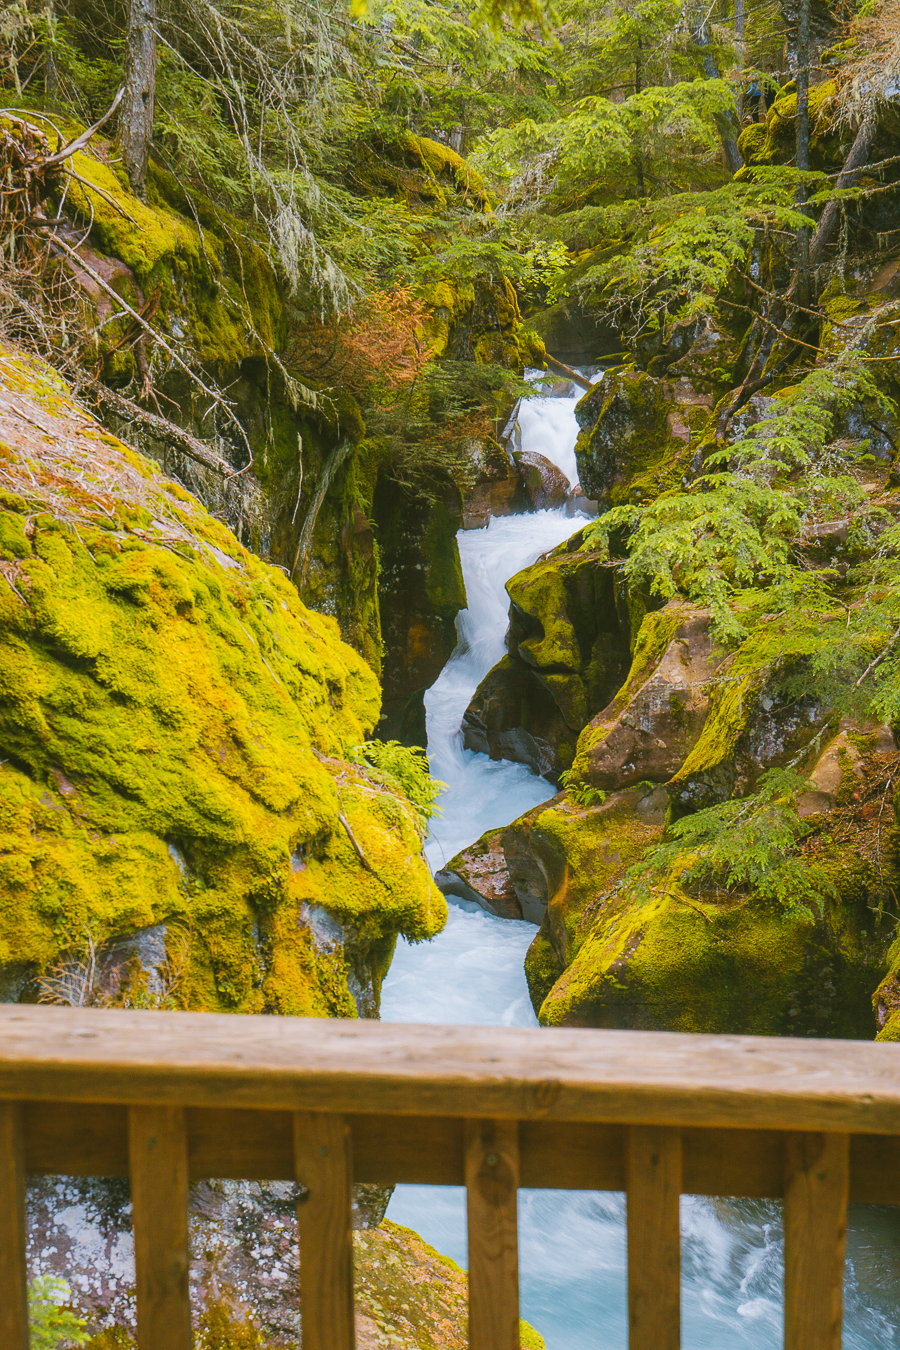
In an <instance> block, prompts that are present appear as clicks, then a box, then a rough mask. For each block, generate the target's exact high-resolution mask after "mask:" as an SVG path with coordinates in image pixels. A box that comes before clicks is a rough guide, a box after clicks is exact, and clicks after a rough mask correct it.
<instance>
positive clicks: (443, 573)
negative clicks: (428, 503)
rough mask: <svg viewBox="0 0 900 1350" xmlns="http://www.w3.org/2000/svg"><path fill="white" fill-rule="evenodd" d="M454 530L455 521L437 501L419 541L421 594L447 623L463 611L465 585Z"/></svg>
mask: <svg viewBox="0 0 900 1350" xmlns="http://www.w3.org/2000/svg"><path fill="white" fill-rule="evenodd" d="M455 526H456V520H454V519H453V518H452V517H451V515H450V512H449V511H448V509H447V505H446V503H445V502H444V501H442V500H441V499H438V500H437V501H436V502H435V503H434V506H433V508H432V510H431V512H430V513H429V516H428V524H427V526H426V528H425V538H424V541H423V554H424V557H425V559H426V564H425V566H426V572H425V594H426V596H427V598H428V600H429V602H430V603H431V604H432V605H433V606H434V609H435V610H436V612H437V613H438V614H439V615H441V617H446V618H451V619H455V618H456V615H457V614H458V613H459V611H460V610H461V609H465V607H466V583H465V580H464V579H463V571H462V563H461V562H460V558H459V545H458V543H457V541H456V528H455Z"/></svg>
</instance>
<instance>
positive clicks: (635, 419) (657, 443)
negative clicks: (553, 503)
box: [575, 369, 709, 506]
mask: <svg viewBox="0 0 900 1350" xmlns="http://www.w3.org/2000/svg"><path fill="white" fill-rule="evenodd" d="M708 402H709V400H705V401H700V402H692V403H690V404H686V405H685V407H684V409H683V410H682V409H681V408H680V407H679V404H678V401H677V399H676V398H675V395H674V394H673V391H672V389H671V387H670V386H669V385H668V384H667V383H666V382H665V381H663V380H658V379H655V378H654V377H653V376H652V375H649V374H648V373H647V372H646V371H635V370H627V369H626V370H622V369H619V370H611V371H607V372H606V373H605V374H604V375H603V376H602V377H601V378H600V379H599V380H598V381H597V383H596V384H595V385H594V387H593V388H592V389H591V390H590V391H589V392H588V393H586V394H585V396H584V398H583V399H581V400H580V402H579V403H578V405H577V407H576V409H575V416H576V418H577V420H578V425H579V427H580V428H581V430H580V433H579V436H578V440H577V442H576V445H575V457H576V460H577V462H578V474H579V481H580V483H581V487H582V490H583V491H584V493H585V494H586V495H587V496H588V497H589V498H591V499H592V500H595V501H598V502H600V503H601V504H602V505H607V506H619V505H623V504H626V503H628V502H634V503H641V502H645V501H649V500H652V499H653V498H654V497H656V496H658V495H659V493H660V492H662V491H665V490H666V488H669V487H673V486H675V485H676V484H677V483H678V482H680V480H681V478H682V476H683V474H684V472H685V470H686V469H687V466H688V464H689V462H690V459H691V456H692V453H693V448H695V447H694V446H693V443H694V441H695V440H697V438H698V437H699V436H700V435H701V432H702V431H705V429H706V424H707V423H708V421H709V408H708V406H706V405H707V404H708ZM697 409H699V410H700V411H699V413H698V412H697V411H696V410H697Z"/></svg>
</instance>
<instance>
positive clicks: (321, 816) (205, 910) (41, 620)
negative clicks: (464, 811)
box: [0, 357, 445, 1015]
mask: <svg viewBox="0 0 900 1350" xmlns="http://www.w3.org/2000/svg"><path fill="white" fill-rule="evenodd" d="M3 374H4V377H5V382H6V384H7V386H8V387H10V388H12V389H14V390H15V391H16V392H17V394H18V395H19V397H22V398H31V399H32V400H33V401H34V403H35V404H36V405H37V406H39V407H41V409H42V411H43V414H44V416H45V417H46V416H50V415H53V414H54V413H56V414H59V415H61V416H62V415H65V416H67V417H68V422H67V423H66V424H62V423H61V424H60V433H59V434H60V442H59V450H60V459H59V461H58V462H57V463H56V465H55V466H54V469H55V475H56V476H55V479H54V491H55V494H56V500H57V501H58V500H59V499H60V494H62V495H63V496H64V495H65V494H66V493H70V494H71V497H70V501H71V507H70V510H71V511H72V513H73V514H72V517H71V522H72V523H71V524H69V523H68V521H64V520H60V519H57V518H55V517H54V516H53V515H51V514H50V513H49V512H48V511H46V510H41V506H42V504H43V503H42V501H41V499H40V494H39V490H38V489H36V488H33V487H31V486H29V474H28V472H27V470H26V469H25V468H24V467H23V469H22V472H21V473H20V475H19V477H20V479H21V483H22V498H23V505H25V498H26V494H27V496H28V498H29V500H28V501H27V513H28V515H29V517H30V518H31V520H32V525H31V535H30V538H29V556H27V557H19V558H18V559H17V562H16V569H17V570H16V582H15V584H16V589H17V590H18V592H19V595H16V593H15V592H14V591H13V589H12V588H11V587H10V586H3V587H2V588H0V630H2V636H3V642H2V645H0V759H3V760H5V763H3V764H2V765H0V803H2V808H0V964H3V963H6V962H11V961H16V962H19V963H21V962H26V963H28V964H30V965H31V966H32V967H33V968H34V969H36V970H38V969H42V968H44V967H45V966H47V964H48V963H52V962H53V961H54V960H56V959H57V958H58V956H59V955H60V953H62V952H65V951H67V950H70V949H73V948H78V947H79V946H81V945H82V944H83V941H84V936H85V933H86V932H90V933H91V934H92V935H93V937H94V939H95V940H99V941H103V940H109V939H114V938H118V937H121V936H123V935H125V934H128V933H131V932H134V931H135V930H138V929H141V928H144V927H147V926H149V925H152V924H157V923H167V924H169V925H171V924H172V923H177V924H180V925H182V926H183V927H184V928H186V929H187V930H188V931H189V932H190V933H191V934H192V938H191V944H190V960H189V962H188V965H187V967H186V969H185V971H184V973H183V977H182V979H181V982H180V986H179V995H178V999H179V1002H181V1003H182V1004H183V1005H184V1006H190V1007H199V1008H211V1009H220V1010H230V1011H262V1010H264V1009H266V1008H270V1009H273V1010H278V1011H281V1012H292V1013H318V1014H330V1013H339V1014H341V1015H348V1014H352V1012H353V1003H352V999H351V998H350V994H349V988H348V984H347V970H346V968H345V966H344V964H343V958H342V957H341V956H340V955H337V956H334V955H333V954H332V955H328V954H327V953H325V954H324V955H323V954H322V953H321V952H318V951H317V950H316V949H315V945H314V942H313V937H312V934H311V930H310V927H309V925H308V923H307V922H306V918H305V916H306V915H307V914H308V913H309V912H310V909H311V907H314V906H321V907H322V908H323V909H325V910H327V911H328V912H329V913H331V914H332V915H333V916H334V917H335V918H337V919H338V920H339V921H341V922H342V923H343V924H345V925H347V926H349V927H351V928H352V929H353V930H354V932H355V933H357V934H358V935H359V939H360V941H361V942H363V943H368V944H370V945H373V946H376V947H377V946H378V944H382V945H383V944H384V943H385V942H387V941H389V940H392V938H393V935H395V934H396V933H397V932H401V931H402V932H405V933H407V934H408V935H409V936H410V937H412V938H422V937H427V936H430V935H431V934H433V933H434V932H435V931H437V929H439V928H440V927H441V925H442V922H443V916H444V914H445V907H444V902H443V899H442V897H441V896H440V895H439V893H438V891H437V889H436V888H435V887H434V885H433V883H432V881H431V879H430V877H429V875H428V872H427V868H426V866H425V864H424V862H423V861H422V858H421V846H420V842H419V835H418V828H417V822H416V818H415V813H414V812H413V810H412V808H411V807H410V806H409V804H408V803H406V802H405V801H404V800H403V799H401V798H399V797H397V796H395V795H394V794H393V793H391V792H388V791H386V790H385V789H384V788H383V786H381V785H376V784H374V783H372V782H370V781H369V780H368V779H367V777H366V775H365V773H364V771H363V770H361V769H360V768H358V767H357V766H354V765H349V764H347V763H346V762H345V761H344V759H343V757H342V756H343V751H344V748H345V747H349V746H353V745H357V744H359V742H360V741H362V740H363V739H364V737H365V736H366V735H367V734H368V733H369V732H370V731H371V729H372V727H373V726H374V723H375V721H376V719H377V716H378V711H379V691H378V686H377V683H376V681H375V678H374V676H373V675H372V673H371V672H370V670H369V669H368V668H367V666H366V665H365V663H364V662H363V660H362V659H361V658H360V657H359V656H358V655H357V654H356V653H355V652H354V651H352V650H351V649H350V648H348V647H346V646H345V645H344V644H343V643H342V642H341V640H340V637H339V633H338V629H337V625H336V624H335V622H334V620H332V619H329V618H326V617H324V616H322V615H318V614H315V613H313V612H311V611H309V610H306V609H305V608H304V606H303V605H302V604H301V603H300V601H299V599H298V597H297V594H296V591H295V590H294V588H293V587H292V586H291V585H290V583H289V582H288V580H287V579H286V578H285V577H284V575H283V574H282V573H281V572H279V571H278V570H277V569H274V568H271V567H268V566H267V565H265V564H264V563H262V562H260V561H259V560H258V559H257V558H255V557H254V556H253V555H252V554H249V553H248V552H246V551H245V550H244V549H243V548H242V547H241V546H240V544H239V543H238V542H237V540H236V539H235V538H234V537H233V536H232V535H230V534H229V532H228V531H227V530H226V529H225V528H224V527H223V526H221V525H220V524H219V523H218V522H217V521H215V520H214V519H213V518H212V517H210V516H209V515H207V513H206V512H205V511H204V510H203V508H202V507H201V506H200V505H199V503H197V502H195V501H193V500H192V499H191V498H190V497H188V496H187V495H186V494H185V493H184V492H183V491H181V490H179V491H177V492H176V491H170V487H169V485H168V484H167V482H166V480H165V479H164V478H162V477H161V476H159V475H158V474H155V473H154V471H153V469H152V466H150V465H149V464H147V463H145V462H142V461H141V460H140V458H139V457H136V456H135V455H134V454H133V452H128V453H126V451H125V447H121V446H119V445H118V443H117V442H116V441H115V438H113V437H109V436H105V435H104V436H101V435H100V433H99V429H96V428H90V427H87V428H85V429H83V430H79V431H77V432H74V431H73V429H72V428H73V425H76V424H77V423H80V424H81V426H82V427H83V414H82V413H81V412H77V413H76V411H75V409H74V407H73V406H72V405H70V404H67V403H66V401H65V399H64V396H63V394H62V392H61V389H60V386H59V385H58V384H57V383H54V382H53V381H51V380H50V379H48V378H46V377H44V376H43V375H42V374H41V373H40V372H39V371H38V370H37V369H35V368H33V367H29V366H27V365H26V364H25V363H23V362H21V361H19V362H15V361H13V360H12V359H10V358H9V357H5V358H4V360H3ZM73 419H77V423H76V422H75V421H73ZM41 453H42V456H43V457H44V458H43V460H42V463H43V465H44V471H46V456H47V454H48V451H47V447H46V445H44V446H43V447H42V452H41ZM20 456H21V462H22V464H23V466H24V465H25V464H27V460H28V449H27V446H23V447H22V449H21V451H20ZM135 465H136V466H137V467H134V466H135ZM14 467H15V466H14ZM79 475H80V476H79ZM34 477H36V476H33V477H32V481H34ZM91 483H94V484H96V489H95V490H96V491H97V492H98V493H100V496H99V497H98V498H95V497H94V495H93V494H92V493H91V491H90V490H89V486H88V485H90V484H91ZM101 483H102V488H101V486H100V485H101ZM111 511H112V512H114V513H115V516H114V518H113V520H111V519H110V513H111ZM11 514H15V513H11ZM23 517H24V513H23ZM15 537H16V538H19V537H25V536H24V533H22V532H20V533H17V534H16V535H15ZM20 597H21V598H20ZM341 815H343V816H344V818H345V820H347V821H348V823H349V824H350V828H351V829H352V831H353V834H354V836H355V838H356V840H357V842H358V843H359V845H360V846H361V847H362V849H363V850H364V852H365V854H366V858H367V861H368V863H369V867H368V868H365V867H363V866H362V865H361V863H360V860H359V857H358V855H357V853H356V851H355V849H354V847H353V844H352V842H351V840H350V838H349V836H348V832H347V829H346V828H345V827H344V826H343V825H342V824H341V821H340V816H341ZM170 846H172V848H173V849H175V850H176V853H175V855H173V854H172V852H171V850H170ZM292 859H293V861H292ZM182 867H183V870H182Z"/></svg>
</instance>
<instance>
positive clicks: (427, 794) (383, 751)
mask: <svg viewBox="0 0 900 1350" xmlns="http://www.w3.org/2000/svg"><path fill="white" fill-rule="evenodd" d="M347 758H348V759H349V760H350V761H351V763H353V764H359V765H360V766H362V767H364V768H365V770H366V772H367V774H368V776H369V777H370V778H374V779H375V781H376V782H379V783H382V784H383V785H384V786H385V787H387V788H390V790H391V791H392V792H398V793H400V795H401V796H403V797H405V798H406V800H407V801H408V802H409V804H410V805H411V806H412V808H413V810H414V811H415V813H416V817H417V819H418V822H419V828H420V829H421V830H422V832H423V834H424V833H425V832H426V831H427V828H428V822H429V820H431V819H432V817H433V816H439V815H441V809H440V807H439V806H438V805H437V799H438V797H439V796H440V795H441V792H442V790H443V789H444V788H445V787H446V786H447V785H446V783H442V782H440V781H439V780H438V779H436V778H432V777H431V772H430V770H429V768H428V756H427V754H426V753H425V751H424V750H423V749H422V748H421V747H420V746H418V745H412V746H408V745H401V744H400V742H399V741H365V742H364V743H363V744H362V745H357V746H355V747H354V748H353V749H352V750H350V751H349V752H348V754H347Z"/></svg>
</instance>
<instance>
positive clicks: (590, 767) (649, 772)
mask: <svg viewBox="0 0 900 1350" xmlns="http://www.w3.org/2000/svg"><path fill="white" fill-rule="evenodd" d="M725 655H726V653H725V652H724V651H722V650H721V648H720V647H719V646H718V645H717V644H716V642H715V640H714V638H713V635H712V633H711V630H710V618H709V615H708V614H707V613H706V612H705V611H703V610H700V609H697V608H696V607H695V606H692V605H689V604H686V603H685V602H683V601H678V600H671V601H669V603H668V604H667V605H666V606H665V607H664V608H663V609H660V610H656V611H653V612H651V613H649V614H647V615H645V617H644V619H643V622H642V623H641V627H640V629H639V631H638V635H637V641H636V643H635V647H634V653H633V658H632V664H631V669H630V670H629V672H628V675H627V677H626V679H625V682H624V684H623V685H622V687H621V688H620V689H619V690H618V692H617V693H616V696H615V698H614V699H613V700H612V702H611V703H610V704H609V705H608V706H607V707H606V708H605V709H604V710H603V712H601V713H599V714H598V715H597V716H596V717H595V718H593V719H592V721H591V722H590V723H589V725H588V726H586V727H585V728H584V730H583V731H582V733H581V735H580V736H579V738H578V747H577V751H576V754H575V760H574V763H573V765H572V774H571V781H572V782H575V783H585V784H590V785H591V786H592V787H595V788H602V789H603V790H605V791H613V790H616V789H618V788H623V787H631V786H633V785H634V784H635V783H639V782H641V781H644V780H647V781H650V782H654V783H665V782H667V781H668V780H669V779H670V778H671V777H672V775H673V774H675V773H676V771H677V770H678V768H679V767H680V765H681V763H682V761H683V759H684V757H685V755H686V754H687V753H688V751H689V750H690V749H691V747H692V746H693V745H694V743H695V741H696V740H697V738H698V736H699V735H700V733H701V731H702V729H703V726H704V723H705V721H706V717H707V714H708V712H709V703H710V684H711V680H712V677H713V675H714V674H715V672H716V670H717V669H718V667H719V666H720V665H721V664H722V661H723V660H724V659H725Z"/></svg>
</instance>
